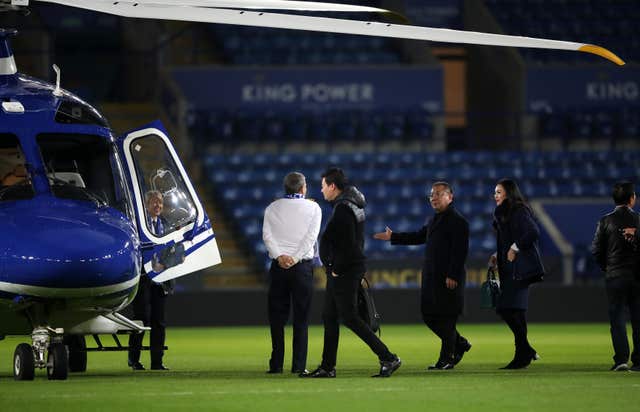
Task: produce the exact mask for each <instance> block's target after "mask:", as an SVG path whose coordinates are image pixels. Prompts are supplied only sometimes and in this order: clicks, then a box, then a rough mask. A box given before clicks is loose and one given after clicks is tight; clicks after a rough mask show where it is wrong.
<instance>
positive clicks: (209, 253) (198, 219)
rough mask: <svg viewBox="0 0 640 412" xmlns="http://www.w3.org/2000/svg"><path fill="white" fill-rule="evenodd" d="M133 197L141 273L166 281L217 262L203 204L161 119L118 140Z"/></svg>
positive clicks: (216, 251)
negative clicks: (138, 238)
mask: <svg viewBox="0 0 640 412" xmlns="http://www.w3.org/2000/svg"><path fill="white" fill-rule="evenodd" d="M118 146H119V148H120V151H121V154H122V155H123V158H124V159H125V163H126V164H125V167H124V169H125V173H126V174H127V177H128V180H129V182H128V183H129V187H130V189H131V192H132V193H133V196H134V199H133V200H134V203H135V211H136V219H137V224H138V233H139V235H140V240H141V242H142V259H143V266H144V271H145V272H146V273H147V275H148V276H149V277H151V279H153V280H154V281H155V282H164V281H166V280H170V279H175V278H177V277H180V276H184V275H187V274H189V273H192V272H195V271H197V270H200V269H204V268H206V267H209V266H213V265H217V264H218V263H220V262H221V258H220V252H219V251H218V245H217V243H216V238H215V235H214V233H213V229H212V227H211V222H210V220H209V218H208V217H207V214H206V212H205V211H204V208H203V207H202V203H201V202H200V200H199V199H198V196H197V195H196V192H195V190H194V189H193V186H192V185H191V182H190V181H189V178H188V176H187V174H186V172H185V170H184V167H183V166H182V163H181V162H180V159H179V158H178V155H177V154H176V151H175V149H174V148H173V146H172V145H171V142H170V141H169V138H168V136H167V132H166V130H165V129H164V127H163V126H162V123H160V122H159V121H156V122H153V123H150V124H148V125H146V126H144V127H142V128H140V129H136V130H134V131H131V132H129V133H127V134H125V135H124V136H121V137H120V138H119V139H118Z"/></svg>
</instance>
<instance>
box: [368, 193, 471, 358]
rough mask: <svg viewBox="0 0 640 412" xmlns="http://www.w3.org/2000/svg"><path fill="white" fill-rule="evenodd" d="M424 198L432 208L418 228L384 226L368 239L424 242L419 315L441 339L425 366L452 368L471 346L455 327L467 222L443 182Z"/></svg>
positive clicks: (463, 275) (463, 276) (460, 305)
mask: <svg viewBox="0 0 640 412" xmlns="http://www.w3.org/2000/svg"><path fill="white" fill-rule="evenodd" d="M429 201H430V203H431V207H433V209H434V210H435V212H436V213H435V215H434V216H433V218H432V219H431V220H430V221H429V222H428V223H427V224H426V225H425V226H423V227H422V229H420V230H419V231H417V232H404V233H393V232H392V231H391V229H389V228H388V227H387V228H386V231H385V232H383V233H376V234H375V235H374V238H376V239H380V240H390V241H391V243H392V244H394V245H421V244H426V249H425V255H424V263H423V267H422V289H421V309H422V318H423V320H424V322H425V323H426V324H427V326H428V327H429V328H430V329H431V330H432V331H433V333H435V334H436V335H437V336H438V337H439V338H440V339H441V340H442V346H441V349H440V357H439V358H438V361H437V362H436V363H435V364H434V365H431V366H429V367H428V369H440V370H447V369H453V367H454V365H456V364H457V363H458V362H460V360H461V359H462V357H463V355H464V353H465V352H467V351H468V350H469V349H471V344H470V343H469V341H467V340H466V339H465V338H464V337H462V336H461V335H460V333H458V331H457V329H456V323H457V321H458V315H460V313H462V308H463V304H464V284H465V279H466V270H465V266H464V265H465V261H466V259H467V253H468V250H469V223H468V222H467V221H466V219H465V218H464V217H463V216H462V215H461V214H460V213H459V212H458V211H457V210H456V209H455V207H454V206H453V205H452V204H451V203H452V202H453V190H452V189H451V186H450V185H449V184H448V183H446V182H436V183H434V184H433V185H432V187H431V193H430V194H429Z"/></svg>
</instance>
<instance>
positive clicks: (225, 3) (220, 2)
mask: <svg viewBox="0 0 640 412" xmlns="http://www.w3.org/2000/svg"><path fill="white" fill-rule="evenodd" d="M136 3H138V4H141V5H149V6H153V5H156V6H176V7H204V8H220V9H253V10H292V11H339V12H370V13H389V10H385V9H380V8H377V7H368V6H357V5H352V4H335V3H324V2H316V1H294V0H138V1H136Z"/></svg>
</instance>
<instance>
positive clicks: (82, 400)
mask: <svg viewBox="0 0 640 412" xmlns="http://www.w3.org/2000/svg"><path fill="white" fill-rule="evenodd" d="M459 330H460V331H461V333H462V334H463V335H465V336H466V337H468V338H469V340H470V341H471V342H472V344H473V348H472V349H471V351H470V352H469V353H467V354H466V356H465V357H464V359H463V361H462V362H461V363H460V364H459V365H458V367H456V369H455V370H452V371H426V370H425V368H426V366H427V365H428V364H431V363H433V362H434V361H435V360H436V358H437V354H438V352H439V341H437V339H436V338H435V336H434V335H433V334H432V333H431V332H430V331H429V330H428V329H427V328H426V327H425V326H423V325H410V326H399V325H398V326H396V325H385V326H383V335H382V338H383V340H384V341H385V343H386V344H387V345H388V346H389V348H390V349H391V350H392V351H393V352H396V353H397V354H398V355H399V356H400V357H401V358H402V360H403V366H402V367H401V368H400V369H399V370H398V371H397V372H396V374H394V375H393V377H391V378H389V379H371V378H370V376H371V375H373V374H375V373H377V371H378V364H377V360H376V358H375V356H374V355H373V354H372V353H371V352H370V351H369V349H368V348H367V347H366V346H365V345H364V344H363V343H362V342H360V341H359V340H358V339H357V338H356V337H355V336H354V335H353V333H351V331H349V330H347V329H346V328H344V327H343V328H342V329H341V332H342V336H341V342H340V351H339V353H338V366H337V373H338V377H337V378H336V379H319V380H316V379H300V378H298V377H297V376H294V375H292V374H290V373H288V372H286V370H287V369H290V367H291V364H290V347H291V346H290V330H287V334H288V336H287V338H288V340H287V353H286V358H285V373H284V374H283V375H267V374H265V371H266V369H267V363H268V358H269V351H270V340H269V331H268V327H267V326H265V327H250V328H249V327H234V328H197V329H195V328H194V329H186V328H185V329H178V328H170V329H169V330H168V333H167V344H168V346H169V351H168V352H167V354H166V356H165V363H166V365H167V366H169V367H171V371H168V372H162V371H141V372H133V371H131V370H130V369H129V368H127V365H126V353H89V366H88V371H87V372H86V373H73V374H70V376H69V379H68V380H67V381H47V379H46V373H45V372H44V371H36V379H35V381H33V382H15V381H14V380H13V375H12V370H11V367H12V356H13V351H14V349H15V346H16V345H17V344H18V343H19V342H22V341H25V342H26V341H27V340H26V339H23V338H8V339H6V340H4V341H1V342H0V360H2V362H3V363H2V364H1V365H0V407H2V409H3V410H9V411H24V410H64V411H65V412H66V411H75V410H82V411H87V410H94V411H95V410H104V411H121V410H154V411H156V410H168V409H170V410H207V411H260V412H262V411H279V412H281V411H301V412H307V411H323V412H336V411H390V412H393V411H414V410H415V411H426V410H430V411H492V412H495V411H516V410H517V411H518V412H522V411H545V412H549V411H556V410H557V411H563V412H566V411H581V412H582V411H615V410H634V409H636V408H638V405H640V373H635V372H609V371H608V369H609V367H610V366H611V364H612V360H611V356H612V349H611V342H610V338H609V330H608V325H605V324H597V325H584V324H580V325H575V324H571V325H568V324H565V325H556V324H554V325H542V324H533V325H530V330H529V335H530V339H531V342H532V344H533V346H534V347H535V348H536V349H537V351H538V353H539V354H540V355H541V357H542V359H541V360H539V361H537V362H534V364H532V365H531V366H530V367H529V368H528V369H526V370H517V371H504V370H499V369H498V368H499V367H500V366H503V365H505V364H506V363H507V362H508V361H510V360H511V358H512V356H513V344H512V335H511V333H510V332H509V331H508V329H507V327H506V326H505V325H502V324H494V325H465V324H462V325H460V327H459ZM309 337H310V341H309V361H308V364H307V367H308V368H309V369H312V368H314V367H315V366H317V364H318V363H319V362H320V355H321V351H322V328H321V327H319V326H316V327H312V328H311V330H310V333H309ZM88 342H89V343H90V344H91V341H89V340H88ZM105 342H106V337H105ZM142 362H143V363H144V364H145V365H148V364H149V360H148V353H143V357H142Z"/></svg>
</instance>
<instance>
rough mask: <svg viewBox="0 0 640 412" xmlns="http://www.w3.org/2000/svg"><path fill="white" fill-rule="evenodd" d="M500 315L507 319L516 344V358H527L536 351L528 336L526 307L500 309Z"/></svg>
mask: <svg viewBox="0 0 640 412" xmlns="http://www.w3.org/2000/svg"><path fill="white" fill-rule="evenodd" d="M497 312H498V315H500V317H501V318H502V320H504V321H505V323H506V324H507V326H509V329H511V332H513V338H514V342H515V345H516V353H515V358H526V357H529V356H531V354H532V352H534V350H533V348H532V347H531V345H530V344H529V340H528V338H527V318H526V311H525V310H524V309H499V310H497Z"/></svg>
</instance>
